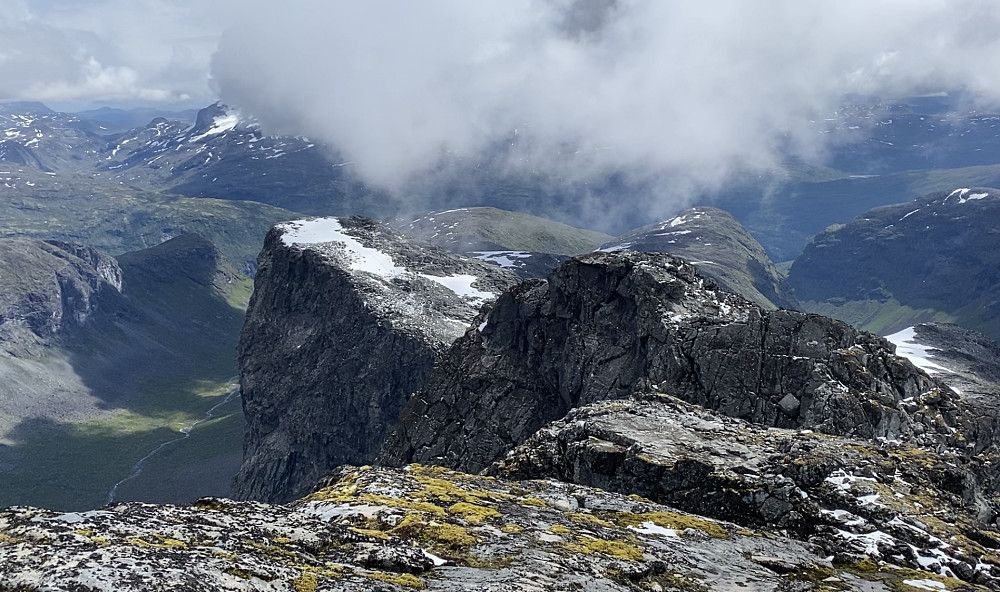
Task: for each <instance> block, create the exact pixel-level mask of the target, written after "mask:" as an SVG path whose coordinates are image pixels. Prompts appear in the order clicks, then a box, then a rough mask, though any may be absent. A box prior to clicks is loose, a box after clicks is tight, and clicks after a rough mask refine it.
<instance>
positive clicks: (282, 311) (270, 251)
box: [234, 218, 517, 501]
mask: <svg viewBox="0 0 1000 592" xmlns="http://www.w3.org/2000/svg"><path fill="white" fill-rule="evenodd" d="M258 265H259V270H258V272H257V276H256V279H255V289H254V294H253V298H252V299H251V302H250V307H249V310H248V312H247V319H246V323H245V325H244V327H243V331H242V334H241V336H240V346H239V359H240V386H241V392H242V396H243V407H244V412H245V414H246V418H247V431H246V437H245V446H244V462H243V466H242V468H241V469H240V472H239V474H238V475H237V476H236V479H235V482H234V491H235V492H236V495H237V496H238V497H241V498H244V499H258V500H269V501H287V500H290V499H294V498H296V497H299V496H301V495H304V494H305V493H308V492H309V491H311V489H312V487H313V486H314V485H315V483H316V480H317V479H319V478H320V477H322V476H323V475H325V474H326V473H328V472H329V471H330V470H331V469H333V468H334V467H336V466H337V465H340V464H344V463H354V464H364V463H367V462H370V461H371V460H372V459H373V458H374V456H375V453H376V452H377V451H378V449H379V447H380V446H381V445H382V443H383V441H384V439H385V434H386V433H387V432H388V431H389V430H391V429H392V428H393V427H394V426H395V425H396V421H397V418H398V416H399V409H400V408H401V407H402V405H403V403H404V402H405V401H406V399H407V397H409V395H410V394H411V393H412V392H414V391H415V390H417V389H419V388H420V387H421V386H422V384H423V381H424V379H425V377H426V375H427V373H428V372H429V370H430V368H431V366H432V365H433V364H434V362H435V361H436V360H437V358H438V357H439V356H440V355H441V354H442V353H443V352H444V351H445V350H446V349H447V348H448V346H450V345H451V343H452V342H453V341H454V340H455V339H456V338H457V337H458V336H459V335H461V334H462V333H463V332H464V331H465V330H466V328H467V327H468V324H469V322H470V321H471V320H472V319H473V317H474V316H475V315H476V313H477V312H478V311H479V309H480V307H481V306H482V304H483V303H484V302H486V301H489V300H492V299H493V298H494V297H495V294H496V293H498V292H500V291H502V290H503V289H504V288H507V287H508V286H510V285H512V284H514V283H516V281H517V278H516V277H515V276H513V275H512V274H509V273H507V272H505V271H504V270H502V269H499V268H497V267H496V266H493V265H488V264H485V263H482V262H480V261H477V260H474V259H469V258H466V257H462V256H459V255H454V254H450V253H447V252H445V251H443V250H441V249H438V248H436V247H430V246H425V245H422V244H418V243H415V242H413V241H411V240H407V239H405V238H403V237H402V236H401V235H399V234H398V233H396V232H394V231H392V230H390V229H389V228H388V227H386V226H383V225H380V224H377V223H375V222H373V221H371V220H366V219H361V218H351V219H341V220H338V219H334V218H330V219H320V220H310V221H305V220H304V221H298V222H292V223H288V224H283V225H279V226H277V227H275V228H274V229H273V230H272V231H271V232H270V233H269V234H268V237H267V239H266V242H265V245H264V248H263V250H262V251H261V254H260V257H259V258H258Z"/></svg>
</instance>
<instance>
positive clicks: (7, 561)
mask: <svg viewBox="0 0 1000 592" xmlns="http://www.w3.org/2000/svg"><path fill="white" fill-rule="evenodd" d="M825 553H826V550H825V549H824V548H823V547H822V546H820V545H815V544H812V543H805V542H801V541H797V540H794V539H791V538H788V537H785V536H783V535H782V534H780V533H779V532H776V531H769V530H758V529H752V530H751V529H747V528H740V527H738V526H736V525H734V524H731V523H727V522H720V521H716V520H711V519H706V518H701V517H698V516H693V515H691V514H687V513H684V512H679V511H676V510H674V509H671V508H668V507H664V506H661V505H658V504H655V503H652V502H649V501H647V500H643V499H641V498H638V497H626V496H622V495H620V494H614V493H608V492H605V491H601V490H598V489H593V488H589V487H584V486H580V485H571V484H565V483H557V482H553V481H525V482H510V481H504V480H498V479H493V478H489V477H481V476H473V475H466V474H462V473H455V472H451V471H447V470H443V469H440V468H423V467H419V466H411V467H408V468H407V469H405V470H402V471H396V470H387V469H371V468H363V469H351V468H343V469H341V470H339V471H338V473H337V474H336V475H334V476H333V477H332V478H331V479H329V480H328V482H327V483H326V484H325V487H323V488H322V489H320V490H318V491H316V492H315V493H313V494H312V495H310V496H308V497H306V498H305V499H303V500H300V501H298V502H296V503H294V504H290V505H284V506H276V505H268V504H264V503H259V502H246V501H244V502H234V501H229V500H223V499H217V498H206V499H203V500H200V501H199V502H197V503H195V504H193V505H191V506H188V507H176V506H154V505H148V504H139V503H127V504H117V505H111V506H107V507H105V508H103V509H101V510H97V511H93V512H84V513H69V514H60V513H58V512H51V511H47V510H39V509H35V508H26V507H14V508H9V509H6V510H3V511H0V590H18V591H35V590H46V591H51V592H60V591H67V592H70V591H72V592H81V591H87V592H97V591H108V592H111V591H114V592H128V591H136V592H138V591H148V590H203V591H206V592H215V591H236V590H244V591H271V592H283V591H288V592H302V591H306V590H308V591H323V590H329V591H333V590H338V591H340V590H347V591H365V592H368V591H372V592H374V591H405V590H414V589H429V590H442V591H454V592H459V591H468V590H484V591H495V592H501V591H541V590H597V591H606V592H625V591H628V590H693V591H708V590H735V589H740V590H769V591H770V590H773V591H788V590H854V591H859V592H860V591H887V590H899V589H906V588H901V586H904V585H905V584H904V582H906V581H918V580H919V581H923V582H930V584H927V585H928V586H929V585H934V586H947V587H949V588H954V587H956V586H959V585H961V584H962V582H961V581H960V580H958V579H955V578H952V577H950V576H941V575H938V574H935V573H931V572H929V571H918V570H915V569H907V568H900V567H898V566H896V565H893V564H892V563H884V562H883V563H880V564H876V563H875V562H874V561H873V560H872V559H869V558H867V557H865V556H864V555H863V554H861V555H858V556H857V557H854V558H850V557H845V558H844V559H845V562H843V563H841V562H840V561H839V559H838V557H834V559H835V560H837V561H838V562H837V563H831V561H830V559H829V558H828V557H827V556H826V555H825ZM989 569H991V566H990V565H986V564H983V566H981V567H980V568H979V571H980V572H981V573H985V572H986V571H988V570H989ZM967 589H970V590H971V589H985V588H982V587H976V586H969V587H968V588H967Z"/></svg>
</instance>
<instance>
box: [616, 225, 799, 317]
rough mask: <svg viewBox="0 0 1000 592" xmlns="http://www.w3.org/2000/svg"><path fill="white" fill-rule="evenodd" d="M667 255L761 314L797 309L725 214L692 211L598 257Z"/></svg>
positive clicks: (759, 250) (759, 251)
mask: <svg viewBox="0 0 1000 592" xmlns="http://www.w3.org/2000/svg"><path fill="white" fill-rule="evenodd" d="M625 249H627V250H630V251H639V252H646V253H670V254H671V255H676V256H677V257H682V258H684V259H687V260H688V261H689V262H690V263H691V264H693V265H694V266H695V267H697V268H698V271H699V272H700V273H701V275H702V276H704V277H709V278H712V279H713V280H715V282H716V283H717V284H718V285H719V286H721V287H722V288H723V289H725V290H729V291H730V292H735V293H737V294H739V295H741V296H743V297H744V298H746V299H748V300H750V301H752V302H755V303H756V304H757V305H758V306H762V307H764V308H797V305H796V302H795V298H793V297H792V296H791V289H790V288H789V287H788V285H787V283H786V282H785V279H784V277H782V275H781V274H780V273H779V272H778V270H777V268H775V266H774V263H772V262H771V259H770V258H769V257H768V256H767V254H766V253H765V252H764V247H762V246H760V243H758V242H757V240H756V239H754V237H753V236H751V235H750V233H749V232H747V230H746V229H745V228H743V226H742V225H740V223H739V222H737V221H736V219H735V218H733V217H732V216H731V215H730V214H729V213H728V212H725V211H723V210H720V209H718V208H710V207H697V208H691V209H689V210H685V211H683V212H681V213H680V214H679V215H677V216H675V217H673V218H671V219H669V220H667V221H665V222H661V223H659V224H652V225H650V226H644V227H642V228H639V229H636V230H633V231H632V232H630V233H628V234H626V235H624V236H621V237H619V238H616V239H615V240H613V241H610V242H607V243H605V244H604V245H602V246H601V250H602V251H620V250H625Z"/></svg>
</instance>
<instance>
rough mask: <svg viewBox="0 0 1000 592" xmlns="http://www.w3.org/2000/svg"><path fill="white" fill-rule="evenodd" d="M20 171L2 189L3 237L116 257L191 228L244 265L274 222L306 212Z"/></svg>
mask: <svg viewBox="0 0 1000 592" xmlns="http://www.w3.org/2000/svg"><path fill="white" fill-rule="evenodd" d="M17 175H18V180H17V182H16V183H15V185H16V188H14V189H3V190H2V191H0V199H2V200H3V201H4V202H5V207H3V208H0V236H5V237H31V238H42V239H60V240H66V241H70V242H77V243H82V244H86V245H90V246H92V247H96V248H98V249H100V250H102V251H105V252H107V253H109V254H112V255H117V254H121V253H125V252H128V251H135V250H138V249H144V248H147V247H151V246H154V245H158V244H160V243H161V242H163V241H164V240H166V239H168V238H172V237H174V236H178V235H180V234H183V233H186V232H191V233H195V234H199V235H201V236H203V237H205V238H207V239H209V240H210V241H212V242H213V243H215V244H216V245H218V247H219V249H220V251H222V253H223V255H224V256H225V258H226V259H227V260H228V261H229V262H230V263H232V264H233V265H235V266H237V268H242V267H243V265H244V264H245V263H247V262H250V261H253V260H254V259H256V257H257V252H258V251H259V250H260V245H261V244H262V242H263V240H264V235H265V234H267V230H268V229H269V228H270V227H271V225H273V224H274V223H276V222H280V221H283V220H290V219H295V218H298V217H301V216H300V215H299V214H297V213H295V212H291V211H289V210H283V209H280V208H275V207H272V206H267V205H263V204H259V203H254V202H248V201H230V200H218V199H207V198H184V197H178V196H174V195H169V194H164V193H159V192H155V191H143V190H139V189H133V188H129V187H126V186H124V185H119V184H117V183H111V182H110V181H108V180H107V179H105V178H103V177H92V176H83V175H75V176H74V175H56V176H51V175H46V174H44V173H40V172H37V171H33V170H32V169H29V168H24V169H23V170H22V171H20V172H18V173H17ZM28 183H33V184H34V186H29V185H28Z"/></svg>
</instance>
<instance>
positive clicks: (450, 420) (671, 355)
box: [382, 252, 960, 471]
mask: <svg viewBox="0 0 1000 592" xmlns="http://www.w3.org/2000/svg"><path fill="white" fill-rule="evenodd" d="M476 323H477V325H476V329H475V330H470V331H469V332H468V333H466V334H465V336H463V337H462V338H461V339H460V340H459V341H458V342H457V343H456V345H455V346H454V347H453V348H452V350H451V351H450V352H449V354H448V356H447V357H446V358H445V359H444V360H442V361H441V363H440V364H439V365H438V366H437V367H436V368H435V370H434V372H433V373H432V374H431V375H430V377H429V378H428V381H427V385H426V386H425V387H424V388H423V390H422V391H421V392H420V393H418V394H417V395H415V396H414V397H413V398H412V399H411V400H410V402H409V404H408V405H407V407H406V408H405V409H404V411H403V416H402V425H401V428H400V430H399V432H398V433H397V434H396V435H395V436H394V438H393V439H392V440H391V441H390V442H389V444H388V446H387V447H386V450H385V452H384V454H383V456H382V460H384V461H385V462H387V463H391V464H405V463H408V462H431V463H437V464H443V465H446V466H450V467H455V468H458V469H460V470H467V471H479V470H482V469H483V468H485V467H486V466H488V465H489V464H490V463H492V462H494V461H496V460H497V459H499V458H501V456H502V455H504V454H505V453H506V452H507V451H508V450H510V449H511V448H512V447H513V446H515V445H517V444H519V443H521V442H523V441H525V440H526V439H527V438H528V437H530V436H531V435H532V434H534V433H535V432H536V431H537V430H538V429H539V428H541V427H542V426H543V425H544V424H545V423H546V422H548V421H552V420H555V419H559V418H561V417H563V416H564V415H566V413H567V412H568V411H569V410H570V409H572V408H574V407H579V406H583V405H587V404H589V403H593V402H597V401H601V400H606V399H621V398H626V397H628V396H630V395H632V394H633V393H635V392H641V391H642V390H648V389H650V388H657V389H659V390H660V391H661V392H664V393H666V394H671V395H674V396H677V397H679V398H681V399H684V400H687V401H689V402H692V403H695V404H698V405H700V406H702V407H704V408H706V409H709V410H712V411H715V412H717V413H719V414H722V415H725V416H729V417H736V418H742V419H745V420H747V421H750V422H752V423H756V424H761V425H765V426H775V427H784V428H808V429H814V430H817V431H821V432H824V433H827V434H836V435H847V436H856V437H860V438H867V439H875V438H880V439H885V440H903V441H908V442H912V443H915V444H920V445H923V444H928V445H935V444H942V443H948V442H950V434H951V433H952V432H953V429H952V428H953V427H954V426H955V425H956V424H957V423H958V422H959V420H960V417H959V415H960V413H959V411H958V409H957V407H956V404H955V402H954V394H953V393H952V392H951V391H949V390H947V389H946V388H943V387H940V386H939V385H938V384H936V383H935V382H934V381H933V380H932V379H930V378H929V377H928V376H927V375H926V374H924V373H922V372H920V371H919V370H917V369H916V368H915V367H913V366H912V365H911V364H910V363H909V362H908V361H906V360H904V359H903V358H900V357H897V356H895V355H893V349H892V346H891V344H889V343H888V342H886V341H885V340H884V339H882V338H880V337H877V336H874V335H870V334H867V333H861V332H858V331H856V330H854V329H852V328H851V327H850V326H848V325H847V324H845V323H842V322H839V321H834V320H831V319H828V318H825V317H820V316H818V315H809V314H804V313H798V312H792V311H780V310H779V311H766V310H762V309H761V308H759V307H758V306H756V305H754V304H752V303H750V302H748V301H746V300H744V299H743V298H741V297H739V296H735V295H733V294H729V293H727V292H723V291H720V290H717V289H716V287H715V286H714V284H713V283H712V282H711V281H710V280H706V279H703V278H701V277H700V276H699V275H698V274H697V273H696V272H695V270H694V268H693V267H692V266H691V265H690V264H688V263H686V262H684V261H683V260H681V259H677V258H674V257H671V256H668V255H659V254H643V253H630V252H619V253H595V254H591V255H586V256H583V257H579V258H577V259H573V260H571V261H569V262H567V263H566V264H564V265H563V266H561V267H560V268H559V269H557V270H556V271H554V272H553V273H552V274H551V275H550V276H549V277H548V280H547V281H534V282H526V283H524V284H521V285H520V286H518V287H517V288H515V289H514V290H512V291H510V292H508V293H505V294H503V295H502V296H501V297H500V298H499V299H498V301H497V303H496V305H495V306H494V307H493V308H492V309H491V310H490V311H488V312H487V313H484V314H483V315H482V316H481V317H480V318H479V319H477V321H476ZM904 401H905V403H904Z"/></svg>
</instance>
